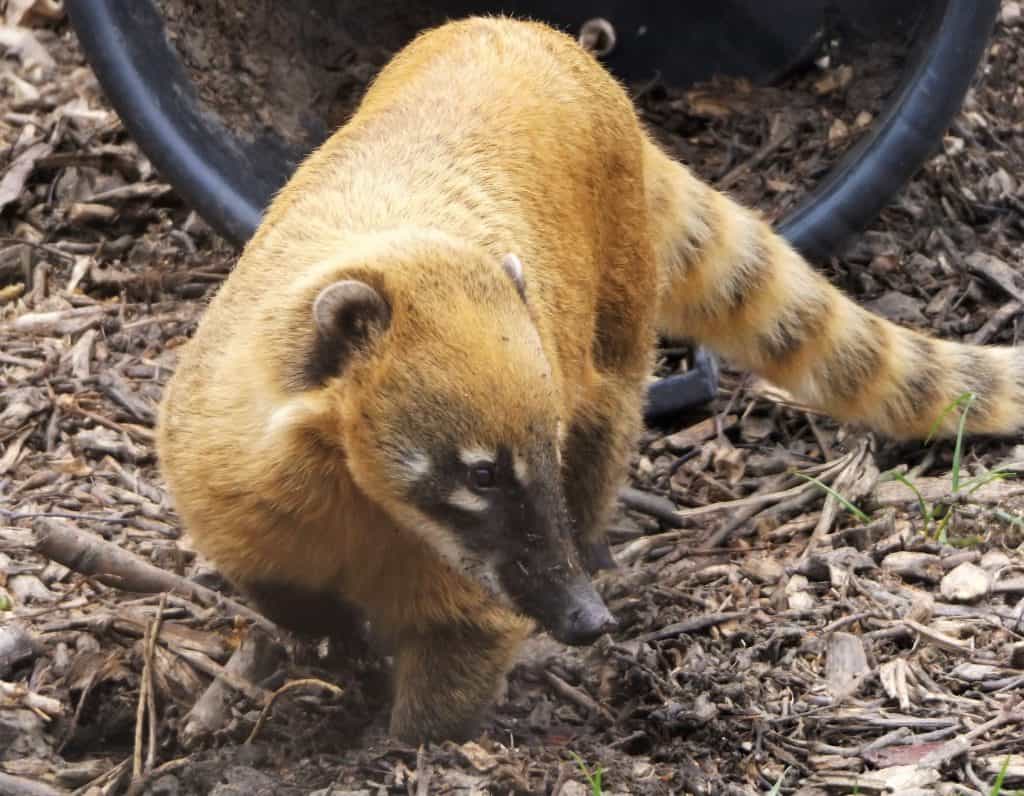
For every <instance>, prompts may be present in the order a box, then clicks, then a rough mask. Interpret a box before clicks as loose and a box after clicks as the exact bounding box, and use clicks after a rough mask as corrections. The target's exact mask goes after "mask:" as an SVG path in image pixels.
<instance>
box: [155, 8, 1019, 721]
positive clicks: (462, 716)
mask: <svg viewBox="0 0 1024 796" xmlns="http://www.w3.org/2000/svg"><path fill="white" fill-rule="evenodd" d="M658 332H660V333H661V334H663V335H665V336H666V337H669V338H672V337H680V336H685V337H687V338H690V339H695V340H698V341H701V342H702V343H704V344H706V345H708V346H710V347H711V348H712V349H714V350H716V351H718V352H719V353H721V354H722V355H724V356H725V357H726V358H727V359H729V360H731V361H732V362H733V363H735V364H737V365H739V366H742V367H744V368H748V369H751V370H753V371H756V372H758V373H760V374H763V375H764V376H765V377H767V378H768V379H771V380H773V381H774V382H776V383H778V384H779V385H781V386H783V387H785V388H787V389H789V390H790V391H791V392H792V393H794V394H795V395H796V396H797V397H798V398H800V399H801V400H803V401H806V402H808V403H810V404H813V405H815V406H817V407H820V408H821V409H822V410H825V411H827V412H830V413H831V414H832V415H833V416H835V417H836V418H839V419H841V420H850V421H859V422H862V423H864V424H866V425H867V426H869V427H871V428H874V429H876V430H878V431H880V432H883V433H886V434H888V435H892V436H896V437H916V436H922V435H925V434H926V433H927V432H928V430H929V429H930V428H931V426H932V424H933V422H935V420H936V418H937V417H938V416H939V414H940V412H941V409H942V408H943V407H944V406H946V405H947V404H948V403H949V402H950V401H951V400H952V399H954V398H956V397H957V396H958V395H959V394H961V393H962V392H964V391H968V390H970V391H973V392H975V393H976V394H977V396H978V399H977V402H976V404H975V406H974V408H973V409H972V411H971V413H970V417H969V420H968V427H969V429H970V430H971V431H973V432H996V433H1002V432H1012V431H1015V430H1017V429H1018V428H1019V427H1020V426H1021V420H1022V418H1024V413H1022V403H1024V357H1022V356H1021V354H1019V353H1018V352H1016V351H1014V350H1012V349H1008V348H994V347H992V348H978V347H971V346H967V345H961V344H956V343H952V342H944V341H940V340H936V339H932V338H930V337H926V336H924V335H921V334H917V333H915V332H911V331H908V330H906V329H903V328H900V327H897V326H895V325H893V324H891V323H889V322H887V321H885V320H882V319H881V318H879V317H876V316H874V315H872V314H870V313H868V312H867V311H865V310H863V309H861V308H860V307H858V306H856V305H855V304H853V303H852V302H851V301H849V300H848V299H847V298H845V297H844V296H843V295H842V294H841V293H840V292H839V291H838V290H836V289H835V288H833V287H832V286H831V285H830V284H829V283H828V282H827V281H826V280H825V279H824V278H823V277H821V276H820V275H818V274H817V273H815V272H814V271H813V270H811V268H810V267H809V266H808V265H807V264H806V263H805V261H804V260H803V259H802V258H801V257H800V256H798V255H797V254H796V253H795V252H794V251H793V250H792V249H791V248H790V247H789V246H788V245H787V244H786V243H785V242H784V241H783V240H782V239H781V238H779V237H778V236H777V235H776V234H774V233H773V232H772V230H771V229H770V227H769V226H768V225H767V224H766V223H765V222H764V221H762V220H760V219H759V217H758V216H757V215H756V214H755V213H753V212H751V211H749V210H746V209H744V208H742V207H740V206H738V205H736V204H735V203H733V202H732V201H731V200H730V199H728V198H727V197H725V196H724V195H722V194H720V193H717V192H716V191H714V190H712V189H711V188H710V187H708V186H707V185H705V184H704V183H702V182H701V181H700V180H698V179H697V178H696V177H694V176H693V175H692V174H691V173H690V172H689V171H688V170H687V169H686V168H685V167H683V166H682V165H680V164H679V163H676V162H674V161H672V160H671V159H669V158H668V157H667V156H666V155H665V154H663V153H662V151H661V150H659V149H658V148H657V147H656V146H655V145H654V144H653V143H652V141H651V139H650V138H649V137H648V136H647V134H646V133H645V131H644V130H643V129H642V127H641V125H640V123H639V122H638V119H637V116H636V114H635V112H634V109H633V107H632V106H631V104H630V101H629V99H628V97H627V95H626V93H625V92H624V91H623V89H622V88H621V87H620V86H619V84H618V83H617V82H616V81H615V80H613V79H612V77H611V76H610V75H609V74H608V73H607V72H606V71H605V70H604V69H603V68H602V67H601V66H600V65H599V64H598V63H597V61H596V60H595V59H594V58H593V57H592V56H591V55H590V54H588V53H587V52H585V51H584V50H583V49H582V48H581V47H579V46H578V45H577V44H576V43H575V42H574V41H573V40H572V39H570V38H568V37H566V36H564V35H562V34H560V33H557V32H555V31H554V30H552V29H550V28H548V27H545V26H543V25H540V24H535V23H527V22H517V21H512V20H508V19H502V18H472V19H467V20H463V21H459V22H455V23H450V24H447V25H444V26H442V27H440V28H437V29H434V30H432V31H430V32H427V33H425V34H423V35H421V36H420V37H418V38H417V39H416V40H415V41H414V42H413V43H411V44H410V45H409V46H408V47H406V48H405V49H404V50H403V51H402V52H401V53H399V54H398V55H397V57H395V59H394V60H393V61H392V62H391V63H390V64H389V65H388V66H387V67H386V68H385V69H384V70H383V71H382V72H381V73H380V75H379V76H378V78H377V79H376V81H375V82H374V83H373V85H372V87H371V88H370V90H369V92H368V93H367V95H366V97H365V99H364V100H363V102H362V104H361V105H360V107H359V108H358V111H357V112H356V113H355V115H354V116H353V118H352V119H351V120H350V121H349V122H348V123H347V124H346V125H345V126H344V127H342V128H341V129H340V130H339V131H338V132H337V133H335V134H334V136H333V137H331V138H330V139H329V140H328V141H327V142H326V143H325V144H324V145H323V146H322V147H320V148H319V149H318V150H317V151H316V152H315V153H313V154H312V155H311V156H310V157H309V158H308V160H306V161H305V163H303V164H302V166H301V167H300V168H299V169H298V171H297V172H296V173H295V175H294V177H293V178H292V179H291V181H290V182H289V183H288V185H287V186H286V187H285V188H284V189H283V190H282V191H281V192H280V194H279V195H278V196H277V197H276V198H275V199H274V201H273V203H272V204H271V206H270V208H269V209H268V211H267V213H266V217H265V219H264V220H263V223H262V225H261V226H260V228H259V230H258V231H257V233H256V235H255V237H254V238H253V239H252V240H251V241H250V242H249V244H248V245H247V246H246V248H245V251H244V253H243V254H242V256H241V259H240V260H239V262H238V265H237V267H236V268H235V270H234V271H233V273H232V274H231V275H230V277H229V278H228V279H227V281H226V282H225V284H224V285H223V287H222V288H221V290H220V291H219V293H218V294H217V296H216V297H215V298H214V300H213V302H212V303H211V305H210V307H209V310H208V311H207V313H206V314H205V317H204V318H203V320H202V322H201V323H200V325H199V329H198V331H197V332H196V335H195V337H194V339H193V340H192V341H191V342H189V343H188V344H187V345H186V346H185V348H184V350H183V351H182V354H181V359H180V364H179V366H178V370H177V373H176V374H175V375H174V377H173V379H172V380H171V382H170V384H169V386H168V389H167V393H166V397H165V399H164V402H163V405H162V408H161V414H160V428H159V454H160V459H161V463H162V468H163V473H164V475H165V477H166V480H167V482H168V484H169V486H170V489H171V492H172V494H173V497H174V499H175V502H176V504H177V508H178V510H179V512H180V513H181V516H182V518H183V520H184V523H185V525H186V527H187V529H188V531H189V532H190V533H191V535H192V537H193V538H194V540H195V544H196V546H197V547H198V548H199V549H200V550H201V551H202V552H203V553H205V554H206V555H208V556H209V557H210V558H211V559H212V560H213V561H214V562H215V563H216V565H217V566H218V567H219V568H220V569H221V570H222V571H223V572H224V573H225V574H226V575H227V576H229V577H230V578H232V579H233V580H234V582H236V583H237V584H238V585H239V586H240V587H241V588H243V589H246V590H247V591H248V592H249V593H250V594H251V595H252V596H253V597H254V598H255V599H256V600H257V601H258V602H259V603H260V605H261V607H262V608H263V610H265V611H266V612H267V613H268V614H269V615H270V616H271V617H272V618H275V619H277V620H278V621H280V622H281V623H282V624H285V625H287V626H290V627H293V628H297V629H300V630H306V631H310V632H317V633H327V632H330V631H331V630H332V628H333V629H336V625H337V624H338V623H340V622H342V621H345V618H346V617H347V616H348V615H349V611H348V607H351V606H354V607H355V608H357V609H359V611H361V612H362V614H363V615H365V616H366V617H367V618H368V619H369V620H370V622H371V624H372V626H373V627H374V628H375V629H376V632H377V633H378V634H379V636H380V637H381V639H382V640H383V641H384V642H385V643H386V644H387V645H388V647H389V648H390V649H391V650H392V651H393V653H394V656H395V672H394V706H393V709H392V714H391V729H392V731H393V732H394V733H395V734H397V735H398V736H400V737H402V738H405V739H408V740H411V741H421V740H427V739H446V738H447V739H460V738H465V737H467V736H469V735H471V734H472V733H473V732H474V728H475V726H476V724H477V722H478V720H479V719H480V717H481V715H482V714H483V713H484V712H485V710H486V708H487V706H488V705H489V703H490V702H491V700H492V698H493V697H494V694H495V691H496V688H497V687H498V685H499V683H500V682H501V681H502V679H503V675H504V673H505V671H506V669H507V668H508V666H509V665H510V662H511V660H512V657H513V654H514V652H515V650H516V648H517V645H518V644H519V643H520V642H521V641H522V640H523V639H524V637H525V636H526V635H527V634H528V632H530V629H531V627H532V621H531V619H536V620H538V621H539V623H540V624H541V625H542V626H543V627H545V628H547V629H549V630H550V631H551V632H552V633H553V634H554V635H555V636H556V637H557V638H559V639H561V640H563V641H565V642H568V643H576V644H581V643H587V642H589V641H592V640H593V639H595V638H596V637H597V636H599V635H600V634H602V633H604V632H606V631H607V630H609V629H610V628H612V627H613V626H614V620H613V619H612V617H611V615H610V614H609V612H608V610H607V609H606V607H605V606H604V604H603V603H602V601H601V599H600V597H599V596H598V595H597V593H596V592H595V590H594V588H593V586H592V584H591V582H590V580H589V577H588V575H587V569H592V568H593V567H594V566H595V565H596V564H598V563H599V562H600V559H601V558H603V557H604V556H606V555H607V547H606V546H604V545H603V533H604V525H605V520H606V518H607V516H608V513H609V509H610V508H611V506H612V503H613V500H614V498H615V494H616V489H617V487H618V486H619V485H620V482H621V481H622V479H623V476H624V470H625V466H626V460H627V454H628V451H629V450H630V446H631V444H632V442H633V440H634V437H635V435H636V434H637V431H638V429H639V428H640V425H641V405H642V401H643V398H644V394H645V385H646V379H647V377H648V374H649V372H650V370H651V366H652V352H653V349H654V345H655V339H656V333H658ZM954 420H955V418H954V417H952V416H950V417H947V418H946V420H945V421H944V423H945V425H944V426H943V430H944V431H945V432H947V433H948V432H949V431H950V430H951V428H952V425H953V422H954ZM602 552H603V554H604V555H602Z"/></svg>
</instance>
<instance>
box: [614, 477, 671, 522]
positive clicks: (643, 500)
mask: <svg viewBox="0 0 1024 796" xmlns="http://www.w3.org/2000/svg"><path fill="white" fill-rule="evenodd" d="M619 500H621V501H622V502H623V503H625V504H626V506H628V507H629V508H631V509H635V510H636V511H639V512H641V513H643V514H647V515H648V516H650V517H654V518H655V519H656V520H661V521H662V522H663V523H665V524H666V525H668V526H669V527H670V528H680V527H682V525H683V522H682V520H681V519H680V518H679V512H678V511H677V509H676V506H675V504H674V503H673V502H672V501H671V500H668V499H667V498H663V497H660V496H658V495H650V494H648V493H647V492H641V491H640V490H639V489H633V488H632V487H628V486H626V487H623V488H622V489H620V490H619Z"/></svg>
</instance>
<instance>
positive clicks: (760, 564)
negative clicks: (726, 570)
mask: <svg viewBox="0 0 1024 796" xmlns="http://www.w3.org/2000/svg"><path fill="white" fill-rule="evenodd" d="M740 572H742V573H743V574H744V575H746V576H747V577H748V578H750V579H751V580H752V581H754V582H756V583H778V582H779V581H780V580H781V579H782V576H783V575H784V574H785V572H786V570H785V568H784V567H783V566H782V564H780V563H779V562H778V561H777V560H776V559H774V558H772V557H771V556H765V555H760V556H750V557H749V558H748V559H746V560H745V561H744V562H743V563H742V564H740Z"/></svg>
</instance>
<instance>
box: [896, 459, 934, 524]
mask: <svg viewBox="0 0 1024 796" xmlns="http://www.w3.org/2000/svg"><path fill="white" fill-rule="evenodd" d="M886 475H888V476H889V477H890V478H892V480H893V481H899V482H900V483H901V484H903V486H905V487H907V489H909V490H910V491H911V492H913V493H914V496H915V497H916V498H917V505H918V507H919V508H920V509H921V516H922V517H924V529H925V531H926V532H927V530H928V526H929V525H931V522H932V511H931V509H929V508H928V504H927V503H926V502H925V499H924V495H922V494H921V490H920V489H918V488H917V485H916V484H915V483H914V482H913V481H911V480H910V479H909V478H907V477H906V476H905V475H904V474H903V473H901V472H898V471H896V470H890V471H889V472H888V473H886Z"/></svg>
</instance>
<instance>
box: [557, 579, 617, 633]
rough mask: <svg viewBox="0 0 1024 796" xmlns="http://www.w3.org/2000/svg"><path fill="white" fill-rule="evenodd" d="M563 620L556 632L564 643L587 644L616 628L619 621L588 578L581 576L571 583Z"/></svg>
mask: <svg viewBox="0 0 1024 796" xmlns="http://www.w3.org/2000/svg"><path fill="white" fill-rule="evenodd" d="M566 596H567V597H568V600H567V602H568V604H567V605H566V606H565V613H564V614H563V617H564V619H563V621H562V622H559V623H558V626H557V627H556V628H555V629H554V631H553V635H554V636H555V638H557V639H558V640H559V641H561V642H562V643H563V644H570V645H572V646H576V647H579V646H585V645H587V644H592V643H593V642H595V641H597V639H599V638H600V637H601V636H603V635H604V634H605V633H611V632H612V631H614V630H616V629H617V628H618V626H619V623H618V622H617V621H616V619H615V617H614V616H612V614H611V611H609V610H608V607H607V606H606V605H605V604H604V601H603V600H602V599H601V596H600V595H599V594H598V593H597V590H596V589H594V586H593V584H591V582H590V580H589V579H580V580H577V581H576V582H575V583H573V584H572V586H570V588H569V589H568V592H567V595H566Z"/></svg>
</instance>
